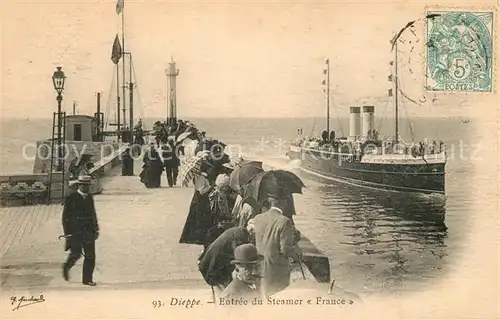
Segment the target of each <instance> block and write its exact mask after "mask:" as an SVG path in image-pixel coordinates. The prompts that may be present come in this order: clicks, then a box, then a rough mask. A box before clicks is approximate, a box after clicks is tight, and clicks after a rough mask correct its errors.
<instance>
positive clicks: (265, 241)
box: [141, 121, 301, 299]
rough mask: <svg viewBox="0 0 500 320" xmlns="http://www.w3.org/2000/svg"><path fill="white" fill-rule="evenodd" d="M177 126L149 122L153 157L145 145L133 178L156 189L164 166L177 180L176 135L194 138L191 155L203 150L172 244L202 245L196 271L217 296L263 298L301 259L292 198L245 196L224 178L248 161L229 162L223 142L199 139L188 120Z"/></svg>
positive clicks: (285, 279) (287, 278) (173, 180)
mask: <svg viewBox="0 0 500 320" xmlns="http://www.w3.org/2000/svg"><path fill="white" fill-rule="evenodd" d="M178 124H179V125H178V127H177V128H180V130H181V132H178V131H177V130H179V129H177V130H176V131H177V132H176V131H172V129H171V128H172V127H171V126H163V125H162V124H160V126H157V129H158V130H157V132H158V133H159V134H158V135H157V136H156V138H157V139H156V141H157V142H158V143H159V146H158V148H159V149H160V150H162V151H160V152H161V156H160V152H159V151H157V148H156V147H157V146H155V145H151V146H150V148H149V150H148V151H147V152H146V154H145V156H144V158H143V160H144V166H143V172H142V173H141V181H143V182H144V184H145V185H146V187H148V188H156V187H159V186H160V180H161V174H162V172H163V170H164V169H165V170H166V171H167V177H168V183H169V185H170V186H175V185H176V184H184V185H185V183H184V181H181V180H182V177H178V175H179V166H180V161H179V150H180V146H181V143H182V139H181V140H179V139H178V138H179V136H180V135H181V134H183V136H184V137H190V138H191V139H193V138H194V139H196V140H197V142H198V145H197V147H196V151H195V153H196V154H197V155H198V156H202V155H205V156H202V160H201V164H200V167H199V170H198V171H196V172H195V174H193V175H191V176H188V177H191V179H190V180H189V181H187V182H188V184H189V185H192V186H193V188H194V194H193V198H192V200H191V204H190V207H189V213H188V215H187V218H186V222H185V225H184V227H183V230H182V234H181V236H180V239H179V242H180V243H184V244H193V245H200V246H201V247H202V248H203V250H202V252H201V254H200V256H199V258H198V268H199V271H200V273H201V274H202V276H203V278H204V280H205V281H206V283H207V284H209V285H210V286H211V287H212V289H213V292H214V295H215V292H217V293H218V294H219V297H220V298H223V299H231V298H242V297H243V298H245V299H247V298H253V297H260V298H266V297H269V296H270V295H272V294H275V293H277V292H279V291H281V290H283V289H285V288H286V287H287V286H288V285H289V283H290V263H293V262H298V261H299V260H300V258H301V253H300V250H299V247H298V241H299V240H300V232H298V231H297V230H296V229H295V227H294V222H293V215H294V214H295V208H294V203H293V196H292V195H291V194H283V195H282V196H279V195H278V196H277V195H271V196H269V197H266V198H265V199H260V200H259V201H257V200H256V199H254V198H252V197H248V196H246V190H247V189H246V186H235V185H232V184H231V183H230V180H231V178H230V177H231V174H232V173H233V171H235V170H237V169H238V168H241V167H242V166H244V165H245V163H248V161H244V160H243V159H241V158H240V159H237V160H233V161H231V159H230V157H229V156H228V155H227V154H225V153H224V147H225V144H224V143H222V142H220V141H217V140H214V139H208V138H206V137H205V134H204V132H200V131H198V130H196V129H195V128H196V127H195V126H194V125H192V124H190V123H186V122H181V121H180V122H178ZM157 125H158V124H157ZM160 127H161V128H160ZM164 130H165V131H164ZM162 132H163V133H162ZM165 136H167V138H166V140H165ZM163 141H166V143H165V144H163V143H162V142H163ZM180 152H182V151H180ZM181 154H182V153H181ZM181 169H182V168H181ZM260 171H262V172H264V170H263V169H261V170H260ZM181 174H182V172H181ZM177 180H178V181H177ZM245 183H246V184H248V183H250V181H246V182H245Z"/></svg>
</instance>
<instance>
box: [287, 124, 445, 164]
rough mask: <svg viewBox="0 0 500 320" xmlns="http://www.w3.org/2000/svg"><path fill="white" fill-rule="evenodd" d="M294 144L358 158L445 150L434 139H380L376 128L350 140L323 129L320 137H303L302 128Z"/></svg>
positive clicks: (437, 152)
mask: <svg viewBox="0 0 500 320" xmlns="http://www.w3.org/2000/svg"><path fill="white" fill-rule="evenodd" d="M294 144H295V145H299V146H302V147H305V148H309V149H317V150H319V151H330V152H341V153H350V154H353V155H356V156H357V157H358V158H360V157H361V156H362V155H364V154H368V153H370V154H394V153H400V154H405V155H412V156H413V157H421V156H424V155H435V154H441V153H442V152H444V151H445V147H444V142H443V141H439V142H436V141H435V140H434V141H432V143H431V142H430V141H428V140H427V139H425V140H424V141H419V142H412V143H405V142H402V141H399V142H395V139H392V140H380V139H379V132H378V130H375V129H373V130H369V131H368V132H367V136H366V139H360V140H354V141H351V140H349V139H347V138H340V139H335V131H333V130H332V131H331V132H330V134H328V132H327V131H326V130H325V131H323V133H322V135H321V138H320V137H304V136H303V135H302V129H298V130H297V138H296V139H295V141H294Z"/></svg>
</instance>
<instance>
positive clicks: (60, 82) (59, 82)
mask: <svg viewBox="0 0 500 320" xmlns="http://www.w3.org/2000/svg"><path fill="white" fill-rule="evenodd" d="M61 69H62V68H61V67H57V70H56V71H55V72H54V74H53V75H52V82H53V84H54V89H55V90H56V92H57V155H58V157H57V171H62V170H63V168H62V164H63V163H62V161H61V159H62V158H63V155H62V133H61V120H62V119H61V114H62V112H61V102H62V99H63V98H62V92H63V91H64V82H65V80H66V76H65V75H64V72H63V71H62V70H61Z"/></svg>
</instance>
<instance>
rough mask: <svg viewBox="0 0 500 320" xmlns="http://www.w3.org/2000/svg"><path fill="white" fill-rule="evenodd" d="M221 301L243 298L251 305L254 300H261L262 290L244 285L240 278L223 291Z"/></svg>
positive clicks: (235, 279)
mask: <svg viewBox="0 0 500 320" xmlns="http://www.w3.org/2000/svg"><path fill="white" fill-rule="evenodd" d="M219 298H221V299H235V300H237V299H240V298H243V299H245V300H247V301H248V303H251V301H253V299H254V298H257V299H261V298H262V296H261V294H260V290H259V287H258V286H255V288H251V287H250V286H249V285H247V284H246V283H244V282H243V281H241V280H240V279H238V278H236V277H235V278H234V279H233V281H231V283H230V284H229V285H228V286H227V287H226V288H225V289H224V291H222V293H221V295H220V297H219Z"/></svg>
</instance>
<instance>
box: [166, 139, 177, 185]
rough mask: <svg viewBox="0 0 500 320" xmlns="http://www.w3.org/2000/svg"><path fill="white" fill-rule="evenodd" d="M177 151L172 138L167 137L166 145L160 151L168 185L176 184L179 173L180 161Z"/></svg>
mask: <svg viewBox="0 0 500 320" xmlns="http://www.w3.org/2000/svg"><path fill="white" fill-rule="evenodd" d="M177 151H178V150H177V148H176V146H175V143H174V140H173V139H169V140H168V145H166V146H164V148H163V152H162V157H163V165H164V166H165V172H166V174H167V180H168V185H169V187H172V186H175V185H176V181H177V175H178V174H179V166H180V164H181V163H180V160H179V157H178V154H177Z"/></svg>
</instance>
